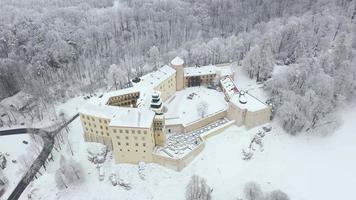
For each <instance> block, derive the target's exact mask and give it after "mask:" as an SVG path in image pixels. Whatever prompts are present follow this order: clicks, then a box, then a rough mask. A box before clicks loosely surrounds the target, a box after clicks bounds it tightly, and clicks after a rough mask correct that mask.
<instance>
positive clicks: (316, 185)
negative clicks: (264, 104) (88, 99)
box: [22, 108, 356, 200]
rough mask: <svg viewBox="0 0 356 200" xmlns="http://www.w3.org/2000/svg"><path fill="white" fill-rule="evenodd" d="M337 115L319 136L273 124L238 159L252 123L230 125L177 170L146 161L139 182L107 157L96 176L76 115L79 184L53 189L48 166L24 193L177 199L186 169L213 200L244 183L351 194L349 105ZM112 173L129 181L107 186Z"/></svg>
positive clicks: (305, 196)
mask: <svg viewBox="0 0 356 200" xmlns="http://www.w3.org/2000/svg"><path fill="white" fill-rule="evenodd" d="M343 116H344V124H343V125H342V127H340V128H339V129H338V130H337V131H336V132H335V134H333V135H331V136H328V137H324V138H320V137H318V136H308V135H300V136H298V137H293V136H289V135H288V134H285V133H283V131H282V129H281V128H279V127H278V126H277V125H273V130H272V131H271V132H270V133H268V134H266V136H265V137H264V138H263V139H262V142H263V145H264V151H260V150H259V149H257V150H256V152H255V155H254V157H253V158H252V159H251V160H250V161H244V160H242V155H241V150H242V149H243V148H246V147H247V146H248V145H249V142H250V140H251V138H252V137H253V136H254V134H255V133H256V132H257V131H258V130H259V128H255V129H252V130H249V131H246V130H245V129H244V128H241V127H236V126H233V127H231V128H229V129H227V130H226V131H224V132H223V133H221V134H220V135H218V136H215V137H213V138H211V139H209V140H208V141H207V144H206V148H205V149H204V151H203V152H202V153H201V154H200V155H199V156H198V157H197V158H196V159H195V160H194V161H193V162H192V163H191V164H190V165H189V166H188V167H186V168H185V169H184V170H183V171H182V172H176V171H173V170H170V169H166V168H164V167H162V166H159V165H156V164H147V165H146V168H145V170H144V173H145V180H142V179H140V177H139V174H138V167H137V166H136V165H130V164H120V165H115V164H114V161H113V160H110V159H109V160H107V161H106V162H105V163H104V168H105V171H106V177H105V180H103V181H99V180H98V170H97V169H96V168H95V166H94V164H92V163H90V162H89V161H88V160H87V154H86V144H85V143H84V141H83V139H82V128H81V127H80V123H79V120H76V121H75V123H74V124H72V126H71V132H70V135H69V136H70V139H71V140H72V141H73V142H72V144H73V147H74V152H75V154H74V158H75V159H76V160H78V161H80V162H81V163H82V164H83V166H85V171H86V173H87V176H86V181H85V183H84V184H83V185H80V186H74V187H71V188H69V189H66V190H62V191H58V189H57V188H56V185H55V181H54V171H53V170H52V171H51V170H48V173H47V174H45V175H44V176H42V177H40V178H39V179H38V180H35V181H34V184H33V185H32V186H31V187H30V188H28V189H27V191H26V193H32V194H33V197H34V198H36V199H78V200H79V199H117V198H118V197H120V199H127V200H134V199H154V200H167V199H170V200H182V199H184V193H185V186H186V185H187V183H188V181H189V179H190V177H191V175H193V174H197V175H200V176H202V177H204V178H206V179H207V183H208V185H209V186H211V187H212V188H213V193H212V197H213V199H221V200H226V199H236V198H237V197H242V190H243V186H244V184H245V183H246V182H248V181H255V182H257V183H259V184H261V186H262V189H263V190H264V191H271V190H274V189H281V190H283V191H284V192H286V193H287V194H288V195H289V196H290V198H291V199H295V200H318V199H320V200H321V199H322V200H335V199H355V198H356V195H355V194H354V192H353V190H352V188H353V186H354V185H356V172H355V170H354V169H356V160H355V159H354V158H355V156H354V155H355V152H356V145H355V141H356V134H355V132H356V125H355V124H354V121H353V119H355V117H356V108H353V109H352V110H350V111H349V112H347V113H344V114H343ZM109 158H110V155H109ZM57 160H58V159H57ZM57 162H58V161H57ZM52 168H53V169H55V167H52ZM113 171H115V172H117V174H118V175H119V176H120V178H123V179H125V180H126V181H128V182H129V183H130V184H131V186H132V189H131V190H125V189H123V188H121V187H118V186H116V187H114V186H112V185H111V183H110V181H109V180H108V176H109V175H110V173H111V172H113ZM22 198H23V199H26V198H27V197H26V195H23V196H22Z"/></svg>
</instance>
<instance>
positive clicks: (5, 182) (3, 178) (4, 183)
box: [0, 169, 9, 197]
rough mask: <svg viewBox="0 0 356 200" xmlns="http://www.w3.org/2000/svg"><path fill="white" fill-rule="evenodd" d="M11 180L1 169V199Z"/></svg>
mask: <svg viewBox="0 0 356 200" xmlns="http://www.w3.org/2000/svg"><path fill="white" fill-rule="evenodd" d="M8 183H9V180H8V179H7V178H6V176H5V175H4V174H3V172H2V170H1V169H0V197H1V196H2V195H3V194H4V193H5V190H6V188H7V186H8Z"/></svg>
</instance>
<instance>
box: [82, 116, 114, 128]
mask: <svg viewBox="0 0 356 200" xmlns="http://www.w3.org/2000/svg"><path fill="white" fill-rule="evenodd" d="M85 118H86V119H87V120H88V121H90V120H91V121H93V122H95V118H94V117H89V116H86V117H85V116H84V115H83V121H84V124H85V125H86V124H87V122H86V121H85ZM88 123H89V126H90V122H88ZM99 123H104V124H107V123H108V120H101V119H99Z"/></svg>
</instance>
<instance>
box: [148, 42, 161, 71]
mask: <svg viewBox="0 0 356 200" xmlns="http://www.w3.org/2000/svg"><path fill="white" fill-rule="evenodd" d="M148 57H149V59H150V63H151V64H152V66H153V67H154V69H157V68H158V67H159V63H160V53H159V49H158V48H157V46H152V47H151V48H150V49H149V51H148Z"/></svg>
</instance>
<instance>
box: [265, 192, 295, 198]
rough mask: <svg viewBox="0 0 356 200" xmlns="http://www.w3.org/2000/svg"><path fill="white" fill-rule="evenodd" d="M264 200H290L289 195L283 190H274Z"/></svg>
mask: <svg viewBox="0 0 356 200" xmlns="http://www.w3.org/2000/svg"><path fill="white" fill-rule="evenodd" d="M264 200H290V198H289V197H288V195H287V194H286V193H284V192H283V191H281V190H274V191H272V192H270V193H269V194H267V195H266V197H265V198H264Z"/></svg>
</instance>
